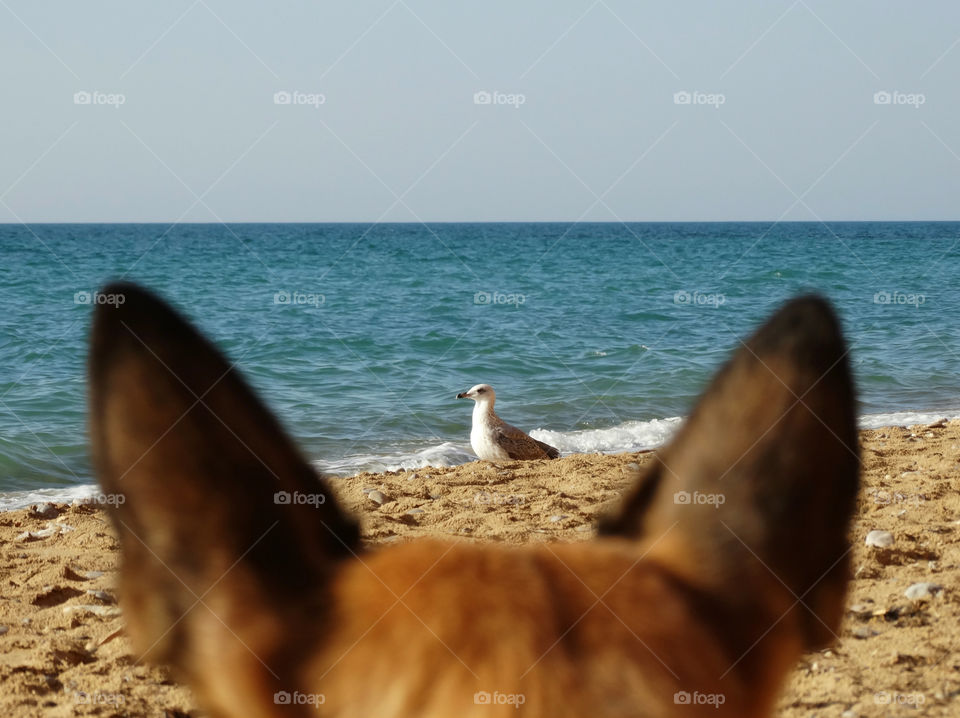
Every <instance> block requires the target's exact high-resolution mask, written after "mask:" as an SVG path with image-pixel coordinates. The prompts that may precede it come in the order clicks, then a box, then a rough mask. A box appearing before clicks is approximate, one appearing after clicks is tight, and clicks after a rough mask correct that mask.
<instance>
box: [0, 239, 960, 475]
mask: <svg viewBox="0 0 960 718" xmlns="http://www.w3.org/2000/svg"><path fill="white" fill-rule="evenodd" d="M958 241H960V223H831V224H829V225H823V224H820V223H790V224H778V225H771V224H769V223H744V224H739V223H716V224H714V223H709V224H687V223H667V224H630V225H623V224H573V225H571V224H436V225H429V226H424V225H415V224H386V225H368V224H366V225H362V224H356V225H354V224H334V225H324V224H262V225H256V224H241V225H229V226H220V225H176V226H170V225H96V224H84V225H31V226H30V227H24V226H19V225H0V260H2V261H0V302H2V304H0V306H2V307H3V309H4V311H3V314H2V316H0V492H10V491H15V490H35V489H39V488H45V487H48V488H56V487H68V486H71V485H83V484H88V483H89V482H91V481H92V478H91V473H90V466H89V461H88V457H87V449H86V442H85V417H84V392H85V385H84V372H85V367H84V363H85V359H86V336H87V332H88V330H89V321H90V305H89V304H87V303H83V300H84V298H85V296H86V295H84V294H82V293H84V292H93V291H95V290H96V289H97V288H98V287H100V286H101V285H102V284H103V283H104V282H105V281H106V280H108V279H111V278H120V277H124V278H127V279H131V280H134V281H137V282H141V283H143V284H145V285H147V286H149V287H151V288H153V289H154V290H156V291H158V292H160V293H161V294H163V295H164V296H166V297H167V298H168V299H169V300H170V301H172V302H173V303H174V304H175V305H177V306H178V307H179V308H180V309H181V310H182V311H183V312H184V313H185V314H187V315H188V316H189V317H191V318H192V319H193V320H194V321H195V322H196V323H197V324H199V326H200V327H201V328H202V329H203V330H204V331H206V332H207V333H208V334H209V335H210V336H212V337H213V338H214V339H215V340H216V341H217V342H218V343H219V344H220V346H221V347H222V348H223V349H224V350H225V351H226V352H227V353H228V354H229V355H230V356H231V358H233V359H235V360H239V361H238V365H239V367H240V368H241V369H242V371H243V372H244V373H245V374H246V375H247V376H248V378H249V379H250V380H251V382H252V383H253V385H254V386H255V387H257V388H258V390H259V391H260V392H261V394H262V395H263V396H264V397H265V398H266V400H267V401H268V403H269V404H270V405H271V406H272V407H273V408H274V410H275V411H276V412H277V413H278V414H279V415H280V416H281V418H282V419H283V421H284V422H285V424H286V426H287V427H288V428H289V430H290V431H291V433H292V434H293V435H294V436H296V437H297V439H298V440H299V441H300V442H301V444H302V445H303V447H304V449H305V451H306V452H307V454H308V455H309V456H310V457H312V458H313V459H314V460H315V461H316V462H317V463H318V465H319V466H321V467H322V468H325V469H327V470H331V471H333V472H335V473H341V474H342V473H352V472H355V471H357V470H359V469H360V468H387V467H397V466H400V465H418V464H419V465H423V464H427V463H435V464H450V463H458V462H460V461H466V460H469V459H470V458H471V456H470V453H469V444H468V433H469V424H470V409H471V406H468V405H467V403H466V402H462V401H461V402H458V401H456V400H455V399H454V395H455V394H456V393H457V392H458V391H463V390H465V389H467V388H468V387H470V386H471V385H473V384H476V383H479V382H487V383H490V384H492V385H494V387H495V388H496V389H497V394H498V404H497V408H498V411H499V413H500V414H501V415H502V416H504V418H506V419H507V420H508V421H510V422H512V423H514V424H517V425H518V426H521V427H523V428H525V429H527V430H534V429H541V430H543V432H542V435H543V436H544V437H547V438H549V440H551V441H553V442H555V443H556V444H557V445H558V446H559V448H561V449H562V450H564V451H574V450H604V451H614V450H618V449H619V450H628V449H632V448H637V447H639V446H641V445H649V444H653V443H656V442H657V441H659V440H662V438H663V437H664V436H666V435H667V434H668V433H669V431H670V430H671V429H672V427H673V426H674V425H675V420H673V421H664V420H668V419H671V418H672V417H678V416H682V415H684V414H685V413H686V412H687V411H688V409H689V407H690V405H691V402H692V400H693V399H694V397H695V396H696V394H697V393H698V392H699V391H700V390H701V389H702V387H703V385H704V382H705V381H706V380H707V379H708V378H709V376H710V375H711V374H712V372H713V371H715V370H716V368H717V367H718V366H719V364H720V363H721V362H722V361H723V360H724V359H725V357H727V356H728V353H729V352H730V351H731V349H732V348H733V347H734V346H735V345H736V344H737V337H740V336H743V335H744V334H745V333H747V332H749V331H750V330H751V329H752V328H753V327H754V326H755V325H756V324H757V322H758V321H760V320H761V319H762V318H763V317H764V316H766V315H767V314H768V313H769V312H770V311H772V310H773V309H774V308H775V307H776V306H777V305H778V304H780V303H781V302H782V301H783V300H784V299H786V298H787V297H789V296H791V295H793V294H795V293H797V292H801V291H806V290H810V289H815V290H818V291H820V292H823V293H824V294H826V295H827V296H828V297H829V298H831V299H832V300H833V301H834V302H835V303H836V305H837V307H838V310H839V312H840V314H841V316H842V319H843V321H844V324H845V326H846V330H847V334H848V338H849V339H850V342H851V344H852V351H851V357H852V361H853V366H854V369H855V372H856V374H857V378H858V381H859V385H860V393H861V400H862V406H861V413H862V414H876V413H881V412H917V411H930V412H933V413H937V412H940V413H943V414H952V413H953V410H954V409H957V408H958V407H960V321H958V318H957V317H958V309H960V293H958V292H957V290H956V286H955V284H956V280H957V277H960V244H958ZM78 293H80V294H78ZM284 293H287V294H284ZM288 295H289V298H290V300H291V301H289V302H286V301H284V299H286V298H287V296H288ZM956 413H960V412H956ZM538 436H539V434H538Z"/></svg>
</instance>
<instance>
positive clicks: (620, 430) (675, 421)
mask: <svg viewBox="0 0 960 718" xmlns="http://www.w3.org/2000/svg"><path fill="white" fill-rule="evenodd" d="M954 420H960V409H950V410H946V411H902V412H886V413H878V414H864V415H863V416H861V417H859V419H858V424H859V427H860V430H861V431H865V430H883V429H893V428H906V427H917V426H926V425H929V424H933V423H936V422H938V421H954ZM682 422H683V417H668V418H665V419H651V420H649V421H627V422H624V423H622V424H617V425H615V426H612V427H608V428H605V429H582V430H577V431H569V432H560V431H551V430H548V429H535V430H533V431H531V432H530V433H531V435H532V436H533V437H534V438H536V439H540V440H541V441H545V442H547V443H549V444H551V445H552V446H556V447H557V448H558V449H560V452H561V454H562V455H563V456H564V457H567V456H574V455H577V454H607V455H611V456H615V455H618V454H629V453H635V452H638V451H649V450H651V449H656V448H657V447H659V446H662V445H663V444H664V443H666V442H667V441H668V440H669V439H670V437H671V436H672V435H673V433H674V432H675V431H676V429H677V428H678V427H679V426H680V424H681V423H682ZM474 460H475V457H474V456H473V454H472V452H471V451H470V449H469V444H467V443H462V444H458V443H454V442H444V443H442V444H440V445H437V446H428V447H426V448H425V449H422V450H420V451H417V452H413V453H409V454H395V455H384V456H373V455H368V456H352V457H346V458H344V459H340V460H337V461H331V462H325V461H314V462H313V463H314V465H315V466H316V467H317V469H318V470H319V471H320V472H322V473H323V474H325V475H328V476H331V477H333V478H334V479H335V480H338V481H339V480H343V479H349V478H353V477H355V476H359V475H376V474H386V473H390V472H397V471H429V470H431V469H432V470H439V469H448V468H452V467H456V466H462V465H463V464H467V463H469V462H471V461H474ZM99 492H100V489H99V487H98V486H97V485H96V484H95V483H92V482H91V483H89V484H78V485H74V486H57V487H47V488H39V489H26V490H20V491H5V492H0V513H2V512H4V511H15V510H17V509H23V508H27V507H28V506H32V505H34V504H38V503H44V502H53V503H70V502H72V501H74V500H80V501H84V500H88V499H90V498H92V497H95V496H97V495H98V494H99Z"/></svg>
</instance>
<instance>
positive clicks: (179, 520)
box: [89, 284, 358, 663]
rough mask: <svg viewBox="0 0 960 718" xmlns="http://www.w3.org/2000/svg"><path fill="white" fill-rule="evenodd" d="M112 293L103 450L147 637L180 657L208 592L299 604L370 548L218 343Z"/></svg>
mask: <svg viewBox="0 0 960 718" xmlns="http://www.w3.org/2000/svg"><path fill="white" fill-rule="evenodd" d="M103 292H104V293H105V294H113V295H116V296H118V297H121V298H122V302H120V303H118V306H116V307H113V306H107V305H98V306H97V307H96V310H95V314H94V320H93V336H92V346H91V352H90V363H89V373H90V396H89V401H90V432H91V439H92V451H93V458H94V463H95V466H96V470H97V473H98V476H99V479H100V483H101V485H102V487H103V490H104V492H106V493H107V494H114V495H116V497H117V499H116V501H115V503H117V504H118V505H117V506H116V508H114V509H113V510H112V512H111V517H112V519H113V522H114V526H115V528H116V530H117V533H118V535H119V537H120V544H121V549H122V555H123V569H122V574H121V598H122V600H124V602H125V604H126V605H127V606H130V607H131V608H132V609H133V610H131V611H129V612H128V613H126V615H127V619H128V630H129V631H130V633H131V637H132V638H133V640H134V645H135V646H136V647H137V649H138V650H141V651H142V650H146V649H148V648H150V649H152V650H151V658H154V659H157V660H166V661H168V662H172V663H176V662H177V660H176V659H177V657H178V656H180V655H186V654H188V653H189V651H190V645H189V644H190V641H191V640H192V639H194V638H195V636H194V635H193V633H194V632H195V631H194V627H192V624H191V622H192V620H193V617H194V616H195V614H196V613H197V612H196V611H194V612H192V613H191V608H192V607H194V606H196V605H197V601H198V599H199V598H202V597H204V596H207V593H208V592H212V593H213V594H214V595H213V597H212V598H213V599H215V598H216V596H217V595H224V596H229V594H230V593H231V592H234V595H246V596H254V597H255V596H257V595H260V594H261V593H263V594H271V595H272V596H273V597H274V600H273V601H272V602H270V603H267V602H264V605H282V604H283V603H284V600H282V599H279V598H277V595H278V594H279V595H280V596H281V597H284V596H285V597H287V598H290V599H291V600H292V599H293V598H295V597H296V596H298V595H299V594H300V593H301V592H302V591H303V589H305V588H307V587H312V586H315V585H316V584H318V583H322V582H323V580H324V578H325V577H326V576H327V574H329V573H330V571H331V570H332V569H333V566H334V564H335V562H337V561H338V560H340V559H342V558H344V557H345V556H348V555H350V554H351V553H352V552H353V551H355V550H357V547H358V528H357V524H356V523H355V521H354V520H353V519H351V518H350V517H348V516H347V515H346V514H345V513H344V512H343V511H341V509H340V507H339V506H338V505H337V502H336V500H335V499H334V496H333V494H332V493H331V491H330V487H329V484H328V483H327V481H325V480H324V479H323V478H321V477H320V476H318V475H317V474H316V472H315V471H314V470H313V468H312V467H311V466H310V465H309V464H308V463H307V462H306V461H305V460H304V458H303V457H302V456H301V454H300V452H299V451H298V450H297V448H296V447H295V446H294V444H293V442H292V441H291V440H290V439H289V438H288V436H287V435H286V434H285V433H284V431H283V430H282V429H281V428H280V425H279V424H278V422H277V420H276V419H275V418H274V417H273V415H272V414H271V413H270V412H269V411H268V410H267V409H266V408H265V407H264V405H263V404H262V403H261V402H260V401H259V399H257V397H256V396H255V395H254V393H253V392H252V391H251V389H250V388H249V387H248V386H247V384H246V382H245V381H244V380H243V378H242V377H241V376H240V374H239V372H238V371H237V370H236V368H235V367H234V365H232V364H230V363H228V362H227V360H226V359H224V357H223V356H222V355H221V354H220V352H218V351H217V350H216V349H215V348H214V347H213V346H212V345H211V344H210V343H209V342H208V341H207V340H206V339H204V338H203V337H202V336H201V335H200V334H199V333H198V332H197V331H196V330H195V329H193V328H192V327H191V326H190V325H189V324H188V323H187V322H186V321H185V320H184V319H182V318H181V317H180V316H179V315H178V314H177V313H176V312H174V311H173V310H172V309H171V308H170V307H169V306H168V305H167V304H166V303H164V302H163V301H161V300H160V299H158V298H156V297H155V296H153V295H151V294H150V293H148V292H146V291H145V290H143V289H141V288H139V287H137V286H135V285H132V284H114V285H111V286H108V287H106V288H105V289H104V290H103ZM211 600H212V599H211V597H208V598H207V599H206V602H207V603H209V602H210V601H211ZM181 619H183V620H181Z"/></svg>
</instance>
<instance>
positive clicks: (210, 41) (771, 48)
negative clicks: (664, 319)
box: [0, 0, 960, 222]
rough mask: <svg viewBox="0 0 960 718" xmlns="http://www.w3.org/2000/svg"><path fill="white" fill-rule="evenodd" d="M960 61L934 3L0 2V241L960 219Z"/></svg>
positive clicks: (952, 14)
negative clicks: (252, 227)
mask: <svg viewBox="0 0 960 718" xmlns="http://www.w3.org/2000/svg"><path fill="white" fill-rule="evenodd" d="M958 40H960V5H958V4H957V3H955V2H945V1H939V2H924V3H904V2H902V1H897V2H890V1H880V2H878V1H876V0H871V1H870V2H865V1H864V2H843V3H836V2H825V1H813V0H807V1H799V0H798V1H797V2H791V1H789V0H776V1H773V0H762V1H761V0H748V1H744V2H738V3H715V2H672V3H663V2H659V3H636V2H628V1H626V0H598V1H596V2H594V1H593V0H584V1H583V2H528V3H514V2H487V3H474V4H470V5H469V6H465V5H464V4H462V3H449V2H439V1H437V0H403V1H396V2H394V1H393V0H383V1H381V2H360V3H283V2H281V3H251V2H246V1H241V0H233V1H232V2H227V1H226V0H196V1H194V0H172V1H171V2H167V3H126V2H112V3H101V2H93V3H67V2H53V3H35V2H28V1H27V0H0V88H2V94H3V101H2V105H0V106H2V114H0V122H2V132H0V157H2V162H0V222H17V221H26V222H42V221H54V222H60V221H85V222H86V221H93V222H97V221H105V222H110V221H159V222H169V221H175V220H180V221H201V222H204V221H218V220H224V221H374V220H381V221H417V220H425V221H470V220H476V221H513V220H518V221H519V220H558V221H559V220H578V219H583V220H592V221H605V220H640V221H642V220H777V219H783V220H817V219H825V220H828V219H832V220H838V219H854V220H855V219H880V220H882V219H918V220H920V219H958V211H957V198H958V196H960V121H958V119H960V117H958V115H960V101H958V92H960V90H958V87H960V84H958V82H957V80H958V78H960V42H958ZM495 90H496V91H499V92H501V93H508V94H515V95H516V94H519V95H522V96H523V98H522V99H523V104H521V105H519V106H514V105H510V104H479V105H478V104H475V103H474V94H475V93H476V92H479V91H495ZM82 91H87V92H94V91H96V92H100V93H105V94H109V93H113V94H120V95H122V96H123V104H122V105H120V106H115V105H111V104H95V103H96V102H97V101H98V100H99V101H103V100H104V99H105V98H104V97H103V96H97V97H95V98H91V99H92V101H91V104H75V102H74V94H75V93H77V92H82ZM278 91H291V92H292V91H298V92H301V93H307V94H313V95H323V98H324V103H323V104H322V105H319V106H313V105H310V104H300V105H297V104H275V103H274V93H276V92H278ZM681 91H690V92H692V91H699V92H701V93H708V94H713V95H722V98H721V99H722V101H723V104H722V105H720V106H719V107H716V106H714V105H710V104H692V103H691V104H676V103H675V102H674V93H676V92H681ZM879 91H889V92H893V91H898V92H900V93H903V94H902V95H898V96H896V97H895V99H894V101H893V102H891V103H890V104H876V103H875V101H874V95H875V93H877V92H879ZM701 99H702V98H701ZM107 100H108V101H109V98H107ZM898 100H899V101H900V102H901V103H906V104H897V101H898ZM718 101H719V100H718ZM921 101H922V104H919V103H920V102H921ZM910 103H912V104H910Z"/></svg>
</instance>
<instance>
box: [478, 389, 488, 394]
mask: <svg viewBox="0 0 960 718" xmlns="http://www.w3.org/2000/svg"><path fill="white" fill-rule="evenodd" d="M485 391H486V389H477V393H478V394H482V393H483V392H485Z"/></svg>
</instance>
